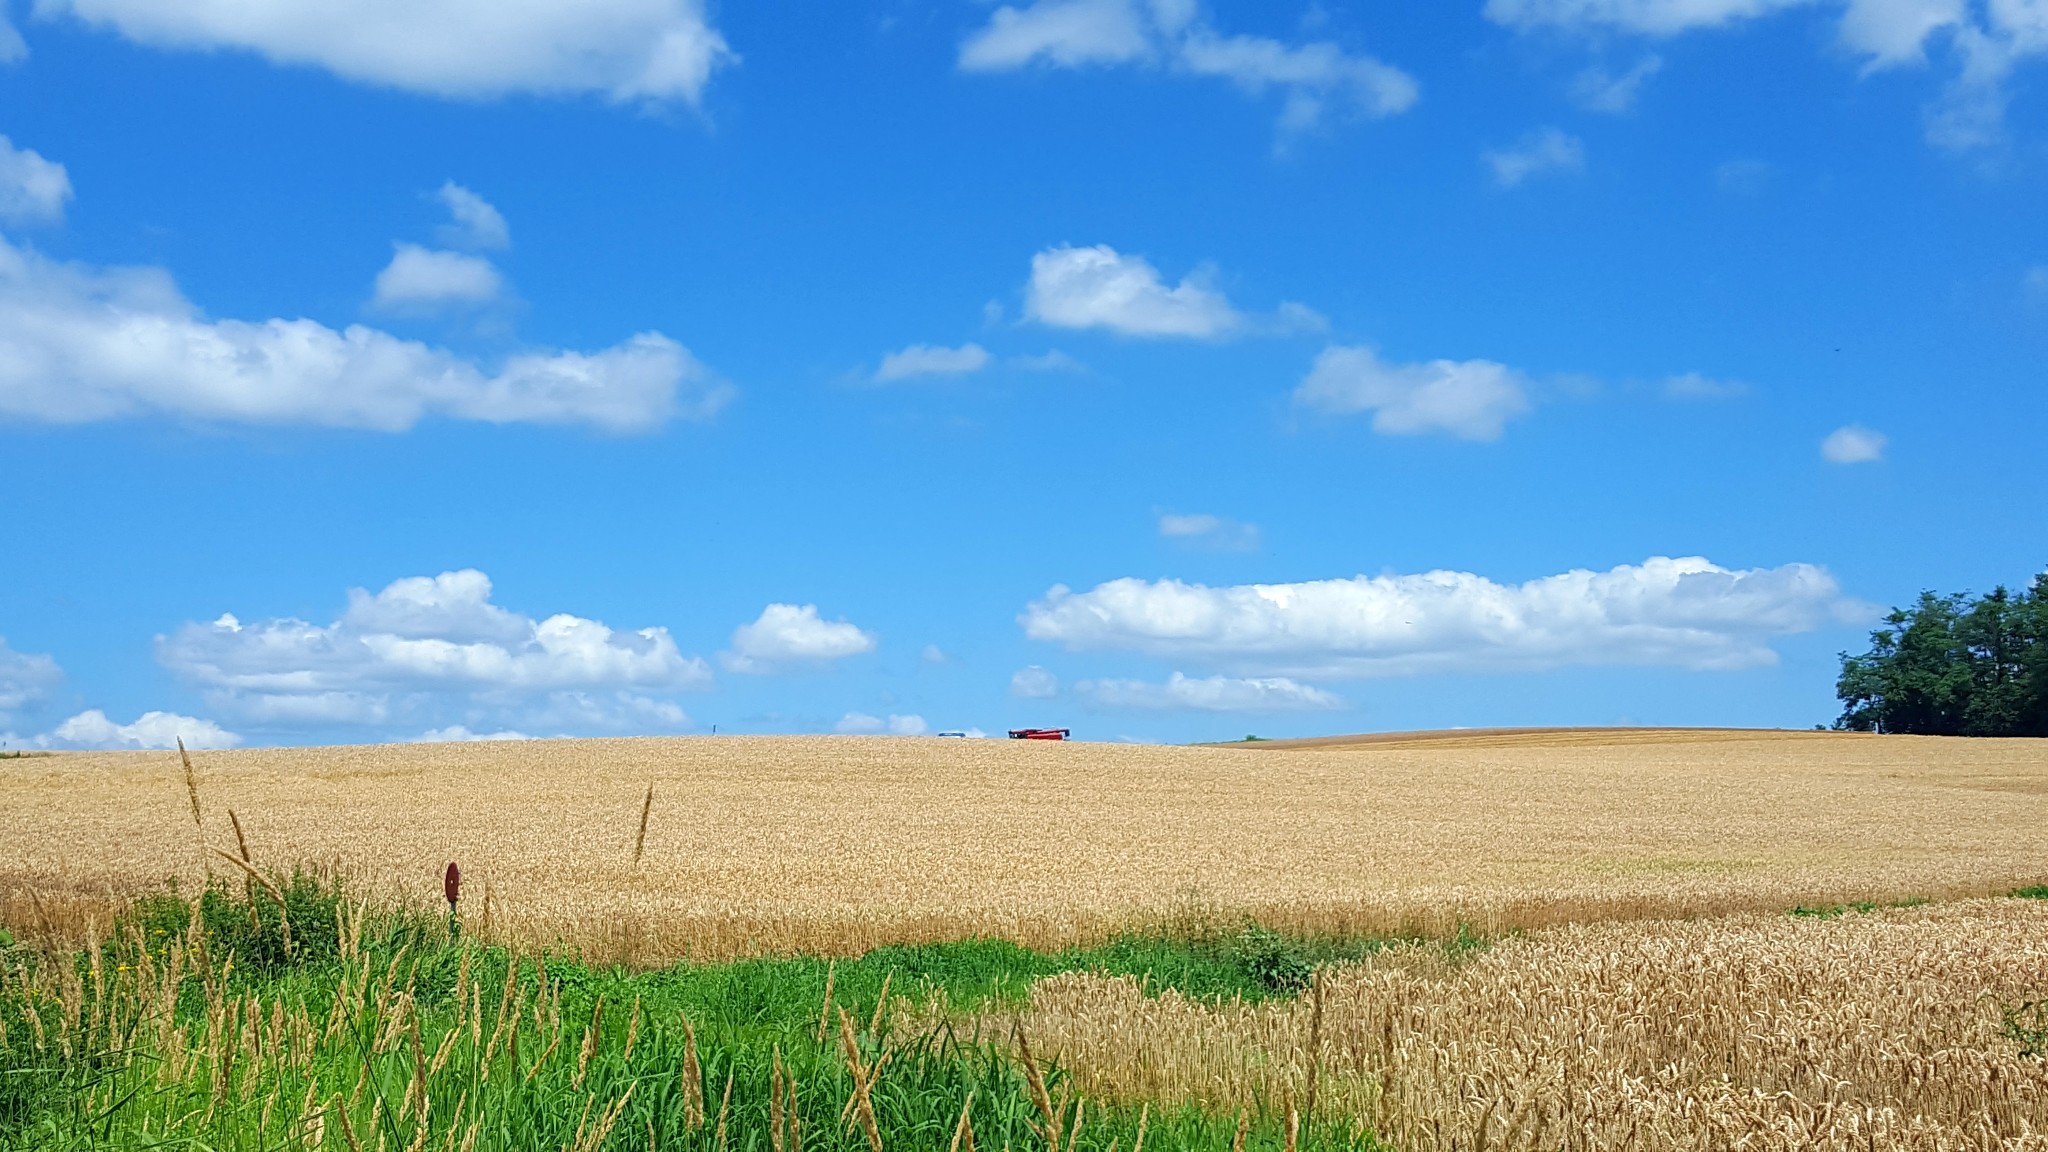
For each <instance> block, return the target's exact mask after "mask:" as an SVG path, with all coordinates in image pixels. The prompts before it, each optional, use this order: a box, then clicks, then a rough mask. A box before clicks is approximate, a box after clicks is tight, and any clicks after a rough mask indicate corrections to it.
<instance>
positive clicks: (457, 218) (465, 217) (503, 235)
mask: <svg viewBox="0 0 2048 1152" xmlns="http://www.w3.org/2000/svg"><path fill="white" fill-rule="evenodd" d="M434 198H435V199H437V200H439V201H440V202H441V204H442V206H443V207H445V208H447V209H448V215H449V216H451V217H453V222H452V223H449V224H445V225H443V226H442V228H441V242H442V243H443V244H446V245H448V246H450V247H453V248H504V247H506V246H508V245H510V244H511V243H512V229H511V226H510V225H508V224H506V223H505V217H504V215H503V214H502V213H500V212H499V211H498V210H497V208H495V207H494V206H492V204H491V202H490V201H488V200H486V199H484V198H483V197H481V196H479V195H477V194H476V193H474V192H472V191H470V190H469V189H467V188H464V187H463V186H462V185H460V184H457V183H456V182H455V181H453V180H448V181H444V182H443V183H442V184H441V188H440V190H439V191H438V192H435V193H434Z"/></svg>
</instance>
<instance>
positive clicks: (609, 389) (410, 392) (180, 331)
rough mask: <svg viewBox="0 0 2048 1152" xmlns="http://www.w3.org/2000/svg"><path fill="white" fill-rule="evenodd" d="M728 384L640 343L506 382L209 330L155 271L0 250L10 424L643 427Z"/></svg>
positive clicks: (690, 414) (440, 366) (274, 333)
mask: <svg viewBox="0 0 2048 1152" xmlns="http://www.w3.org/2000/svg"><path fill="white" fill-rule="evenodd" d="M731 395H732V389H731V387H730V386H729V385H727V384H726V383H724V382H723V381H721V380H719V379H718V378H717V377H716V376H714V375H713V374H712V373H711V372H710V371H709V370H708V369H706V368H705V367H704V365H702V364H701V363H699V362H698V361H697V359H696V358H695V357H693V356H691V355H690V352H689V350H688V349H686V348H684V347H683V346H682V345H680V344H678V343H676V342H675V341H673V340H671V339H669V338H668V337H666V336H663V335H661V334H660V333H658V332H643V333H641V334H639V335H637V336H634V337H632V338H631V339H629V340H627V341H625V342H624V343H622V344H619V345H616V346H614V347H611V348H607V349H605V350H603V351H601V352H590V353H585V352H566V351H565V352H530V353H523V354H520V355H516V356H513V357H510V358H509V359H507V360H506V361H505V363H504V364H503V365H502V366H501V367H500V368H499V369H498V370H497V371H496V372H488V371H486V370H484V369H483V368H481V367H479V366H478V365H476V364H475V363H473V362H471V361H469V360H466V359H463V358H461V357H458V356H456V355H454V354H453V353H451V352H447V351H445V350H442V349H438V348H433V347H429V346H428V345H425V344H421V343H418V342H416V341H411V340H401V339H399V338H397V337H395V336H392V335H390V334H388V333H386V332H382V331H379V330H377V329H374V328H367V327H363V326H361V325H350V326H349V327H348V328H345V329H342V330H340V331H337V330H335V329H332V328H329V327H327V326H325V325H323V324H319V323H317V322H315V321H312V320H304V319H300V320H282V319H274V320H262V321H243V320H209V319H206V318H205V317H203V316H202V315H201V314H200V313H199V311H198V309H197V308H195V307H194V306H193V305H192V304H191V303H190V302H188V301H187V300H186V299H185V298H184V296H183V295H181V294H180V293H179V291H178V289H177V286H176V285H175V284H174V283H172V281H171V277H170V275H169V274H168V273H167V272H165V271H163V270H162V269H159V268H107V269H100V268H93V267H89V266H85V265H81V264H69V263H61V262H58V261H54V260H49V259H46V258H45V257H43V256H41V255H39V254H38V253H36V252H34V251H32V250H29V249H26V248H19V247H15V246H13V245H11V244H9V243H8V242H7V241H6V240H4V239H0V418H7V417H13V418H16V419H27V420H36V421H48V422H51V423H65V424H69V423H82V422H86V421H93V420H111V419H121V418H128V417H149V416H174V417H187V418H193V419H200V420H220V421H233V422H238V423H252V424H314V425H325V426H330V427H344V428H368V429H376V430H379V431H401V430H403V429H406V428H410V427H411V426H413V425H414V424H416V423H418V422H419V421H420V420H421V419H423V418H427V417H442V418H447V419H455V420H478V421H484V422H488V423H495V424H506V423H533V424H585V425H590V426H593V427H596V428H600V429H603V430H605V431H609V432H622V433H623V432H642V431H648V430H651V429H653V428H656V427H658V426H660V425H661V424H662V423H663V422H665V421H667V420H669V419H671V418H684V419H703V418H708V417H709V416H711V415H712V414H714V413H716V412H717V411H718V410H719V409H720V408H721V407H722V406H723V405H724V404H725V403H726V401H727V400H728V399H729V398H730V397H731Z"/></svg>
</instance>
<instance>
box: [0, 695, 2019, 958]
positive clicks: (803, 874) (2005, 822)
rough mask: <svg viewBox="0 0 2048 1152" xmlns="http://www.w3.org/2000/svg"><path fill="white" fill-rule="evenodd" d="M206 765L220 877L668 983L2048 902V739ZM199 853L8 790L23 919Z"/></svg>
mask: <svg viewBox="0 0 2048 1152" xmlns="http://www.w3.org/2000/svg"><path fill="white" fill-rule="evenodd" d="M1268 750H1271V751H1274V752H1285V753H1286V754H1284V755H1273V754H1267V752H1268ZM194 759H195V762H196V764H197V766H198V784H199V798H200V804H201V811H202V820H203V824H204V840H205V843H206V844H207V845H209V846H211V847H214V848H232V847H233V845H234V842H235V841H234V833H233V832H232V830H231V829H230V827H229V822H228V810H229V809H233V810H234V812H235V813H236V814H237V815H238V816H239V817H240V819H241V822H242V826H243V829H244V831H245V832H246V834H247V839H248V843H249V848H250V850H251V851H252V853H253V854H254V856H255V857H256V859H257V861H258V862H259V863H261V864H265V865H269V866H289V865H291V864H295V863H307V862H311V863H320V864H323V865H327V866H330V867H334V868H337V869H338V870H339V871H340V872H342V873H343V874H344V875H346V876H348V877H350V878H351V879H352V881H353V882H354V883H355V885H356V886H357V888H358V890H362V891H368V892H372V893H375V894H378V895H387V896H401V897H403V898H405V899H407V900H411V901H416V902H418V903H420V904H422V905H427V904H430V903H432V902H433V901H434V900H435V899H436V898H437V896H436V894H437V892H438V890H439V875H440V869H441V868H442V866H443V865H445V863H446V862H447V861H449V860H451V859H453V860H457V861H459V862H460V863H461V864H462V867H463V870H464V873H465V875H466V876H467V877H468V882H467V887H466V893H465V914H466V916H467V917H468V919H469V921H470V922H471V923H472V925H474V926H475V927H476V928H477V930H479V931H488V932H489V934H491V935H493V936H496V937H499V938H502V939H506V940H508V941H513V942H524V943H535V942H541V941H549V940H556V939H560V940H564V941H567V942H569V943H572V944H575V945H577V946H580V947H583V948H585V949H587V950H588V951H589V953H590V954H591V955H593V956H599V957H611V958H618V959H627V960H635V961H642V962H653V961H658V960H663V959H668V958H673V957H678V956H682V955H695V956H699V957H716V956H730V955H736V954H745V953H756V952H767V951H791V950H822V951H829V952H835V953H845V952H852V951H858V950H861V949H863V948H866V947H869V946H872V945H875V944H878V943H883V942H895V941H926V940H938V939H946V938H956V937H960V936H964V935H973V934H997V935H1003V936H1008V937H1011V938H1013V939H1016V940H1018V941H1020V942H1023V943H1027V944H1036V945H1053V944H1062V943H1068V942H1076V941H1085V940H1090V939H1096V938H1100V937H1102V936H1104V935H1107V934H1109V933H1111V932H1114V931H1116V930H1118V929H1120V928H1125V927H1131V926H1145V925H1151V926H1158V925H1161V924H1162V923H1168V922H1171V921H1173V920H1175V919H1186V918H1190V917H1194V918H1203V919H1210V920H1217V919H1221V920H1225V921H1233V922H1234V920H1235V919H1236V918H1238V917H1242V916H1246V915H1250V916H1254V917H1257V918H1259V919H1261V920H1262V921H1264V922H1266V923H1268V924H1271V925H1273V926H1276V927H1282V928H1289V929H1293V930H1297V931H1306V932H1396V931H1423V932H1445V931H1451V930H1454V928H1455V926H1456V925H1457V924H1458V923H1459V922H1461V921H1462V922H1465V923H1467V924H1469V925H1471V926H1473V927H1475V928H1477V929H1479V930H1481V931H1491V930H1495V929H1499V928H1503V927H1531V926H1542V925H1548V924H1558V923H1567V922H1579V921H1590V920H1603V919H1633V918H1641V917H1648V916H1659V915H1695V914H1702V913H1711V912H1732V911H1744V910H1783V909H1789V908H1790V907H1792V906H1793V905H1795V904H1802V903H1807V904H1820V903H1842V902H1847V901H1854V900H1875V901H1887V900H1894V899H1900V898H1905V897H1922V896H1924V897H1936V898H1943V897H1952V896H1969V895H1980V894H1988V893H1998V892H2004V891H2006V890H2009V889H2011V888H2013V887H2015V886H2018V885H2022V884H2034V883H2040V882H2042V881H2044V880H2048V741H2024V740H2004V741H1993V740H1986V741H1963V740H1943V739H1932V738H1915V737H1869V736H1847V735H1836V734H1823V733H1777V732H1738V731H1724V730H1664V731H1657V730H1590V731H1559V730H1541V731H1532V732H1503V731H1492V732H1477V731H1475V732H1457V733H1404V734H1396V735H1393V736H1381V737H1370V738H1356V737H1354V738H1340V739H1339V740H1336V741H1332V742H1328V743H1325V744H1323V745H1321V746H1317V745H1316V744H1314V743H1313V742H1299V741H1288V742H1278V741H1276V742H1271V743H1267V744H1253V745H1246V746H1242V747H1203V748H1173V747H1154V746H1123V745H1108V744H1087V743H1073V744H1043V743H1025V742H1012V741H968V740H948V739H936V738H932V739H904V738H883V737H719V738H681V739H635V740H573V741H536V742H523V743H510V744H471V745H452V744H442V745H388V746H371V747H348V748H318V749H257V750H246V751H235V752H209V753H203V754H198V755H196V756H195V757H194ZM650 784H652V786H653V788H654V803H653V807H652V811H651V813H650V818H649V822H648V827H647V834H646V841H645V846H644V854H643V856H642V859H641V860H640V862H639V863H638V864H637V865H636V864H635V863H634V861H633V851H634V842H635V837H636V832H637V829H638V822H639V818H640V812H641V805H642V801H643V798H644V796H645V793H646V789H647V788H648V786H649V785H650ZM200 839H201V838H200V833H199V831H198V829H196V828H195V826H194V824H193V820H192V812H191V808H190V802H189V800H188V797H187V794H186V789H185V783H184V778H183V774H182V772H181V769H180V768H179V765H178V759H177V756H176V754H175V753H171V754H165V753H119V754H67V755H61V756H53V757H47V758H35V759H24V760H18V761H16V760H9V761H7V762H5V763H4V764H0V917H5V918H7V919H10V920H14V921H16V922H26V921H27V920H29V919H30V918H32V917H34V916H37V915H42V916H51V917H62V916H69V915H71V914H73V913H76V912H79V911H80V910H90V909H91V908H93V907H94V906H96V905H97V904H99V903H102V902H105V901H106V900H107V899H108V898H109V897H111V896H118V895H121V894H126V893H132V892H135V891H138V890H142V889H146V888H149V887H152V886H156V885H159V884H161V883H163V882H164V881H165V880H166V879H169V878H176V879H178V880H179V881H180V882H182V883H185V884H188V885H189V884H191V883H193V882H194V881H196V880H198V879H199V878H200V877H201V875H202V872H201V869H202V855H201V851H200ZM212 867H213V868H214V869H215V870H217V871H222V872H226V873H229V874H232V870H231V869H230V867H229V866H228V865H226V864H225V863H224V862H222V861H220V860H219V859H218V858H217V857H215V858H213V863H212ZM487 890H488V892H489V901H490V909H489V923H488V928H487V929H486V928H485V923H484V921H485V910H484V907H483V903H484V898H485V893H486V891H487ZM67 909H68V910H69V911H65V910H67ZM53 910H55V911H53Z"/></svg>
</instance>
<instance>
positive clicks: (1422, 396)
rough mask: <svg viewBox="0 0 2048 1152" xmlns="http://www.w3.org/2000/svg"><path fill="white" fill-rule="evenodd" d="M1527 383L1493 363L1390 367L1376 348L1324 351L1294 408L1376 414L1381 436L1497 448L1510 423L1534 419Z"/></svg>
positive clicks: (1298, 390)
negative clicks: (1493, 443)
mask: <svg viewBox="0 0 2048 1152" xmlns="http://www.w3.org/2000/svg"><path fill="white" fill-rule="evenodd" d="M1527 383H1528V382H1527V380H1526V378H1525V377H1523V375H1522V374H1521V373H1519V372H1517V371H1515V370H1514V369H1512V368H1509V367H1508V366H1507V365H1505V364H1496V363H1494V362H1493V361H1491V360H1431V361H1428V362H1427V363H1422V364H1389V363H1387V362H1386V361H1384V360H1381V359H1380V358H1379V355H1378V354H1377V353H1375V352H1374V351H1373V350H1372V349H1371V348H1368V347H1364V346H1357V347H1346V346H1343V345H1332V346H1331V347H1328V348H1325V349H1323V352H1322V354H1321V355H1319V356H1317V357H1316V362H1315V365H1314V366H1313V367H1311V368H1310V369H1309V373H1308V376H1307V377H1306V378H1305V379H1303V380H1302V382H1301V385H1300V387H1298V388H1296V389H1295V390H1294V402H1295V403H1297V404H1300V405H1302V406H1303V407H1306V408H1313V409H1315V410H1317V411H1321V412H1332V413H1337V414H1340V415H1343V414H1351V413H1358V412H1371V413H1372V414H1373V416H1372V427H1373V431H1375V432H1383V433H1387V434H1390V435H1396V436H1408V435H1415V434H1418V433H1424V432H1443V433H1447V434H1449V435H1452V436H1457V437H1459V438H1461V439H1465V440H1498V439H1500V437H1501V433H1502V432H1503V431H1504V430H1505V428H1506V426H1507V422H1508V421H1509V420H1512V419H1514V418H1515V417H1517V416H1521V415H1523V414H1524V413H1526V412H1528V411H1529V397H1528V391H1527Z"/></svg>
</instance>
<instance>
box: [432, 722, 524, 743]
mask: <svg viewBox="0 0 2048 1152" xmlns="http://www.w3.org/2000/svg"><path fill="white" fill-rule="evenodd" d="M531 739H533V737H531V736H528V735H527V734H526V733H524V732H517V731H514V730H512V729H510V728H507V729H505V730H504V731H501V732H471V731H470V730H469V729H467V728H465V727H463V726H462V725H460V724H450V725H449V726H448V727H446V728H430V729H428V730H427V731H425V732H422V733H420V738H419V740H418V741H417V743H420V744H479V743H484V742H487V741H496V740H531Z"/></svg>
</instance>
